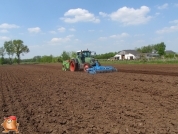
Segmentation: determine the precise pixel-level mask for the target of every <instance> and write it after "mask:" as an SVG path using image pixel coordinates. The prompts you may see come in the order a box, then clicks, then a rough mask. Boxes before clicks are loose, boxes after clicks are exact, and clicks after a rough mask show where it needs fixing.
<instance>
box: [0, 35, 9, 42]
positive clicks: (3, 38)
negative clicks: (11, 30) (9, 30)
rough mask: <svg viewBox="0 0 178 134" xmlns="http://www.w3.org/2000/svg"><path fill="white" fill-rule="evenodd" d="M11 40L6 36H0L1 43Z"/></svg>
mask: <svg viewBox="0 0 178 134" xmlns="http://www.w3.org/2000/svg"><path fill="white" fill-rule="evenodd" d="M10 39H11V38H10V37H7V36H0V40H2V41H9V40H10Z"/></svg>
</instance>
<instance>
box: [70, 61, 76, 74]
mask: <svg viewBox="0 0 178 134" xmlns="http://www.w3.org/2000/svg"><path fill="white" fill-rule="evenodd" d="M70 71H71V72H74V71H77V65H76V63H75V61H74V60H72V61H70Z"/></svg>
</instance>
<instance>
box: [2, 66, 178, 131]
mask: <svg viewBox="0 0 178 134" xmlns="http://www.w3.org/2000/svg"><path fill="white" fill-rule="evenodd" d="M114 66H116V67H117V68H118V72H114V73H101V74H96V75H90V74H87V73H83V72H74V73H72V72H65V71H62V70H61V65H59V64H51V65H47V64H46V65H45V64H44V65H12V66H0V107H1V111H0V119H1V122H0V123H2V122H3V117H4V116H6V117H7V116H10V115H15V116H17V122H18V123H20V126H19V131H20V133H21V134H64V133H66V134H88V133H90V134H125V133H129V134H178V65H114ZM0 131H3V128H2V127H1V130H0Z"/></svg>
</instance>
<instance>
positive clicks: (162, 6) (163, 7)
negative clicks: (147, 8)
mask: <svg viewBox="0 0 178 134" xmlns="http://www.w3.org/2000/svg"><path fill="white" fill-rule="evenodd" d="M168 6H169V5H168V4H167V3H165V4H163V5H161V6H158V9H166V8H168Z"/></svg>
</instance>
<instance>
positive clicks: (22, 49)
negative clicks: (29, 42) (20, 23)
mask: <svg viewBox="0 0 178 134" xmlns="http://www.w3.org/2000/svg"><path fill="white" fill-rule="evenodd" d="M13 45H14V53H15V54H16V56H17V59H18V60H17V63H18V64H20V55H21V54H22V55H23V54H24V53H28V52H30V50H29V48H28V47H27V46H25V45H24V44H23V41H22V40H13Z"/></svg>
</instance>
